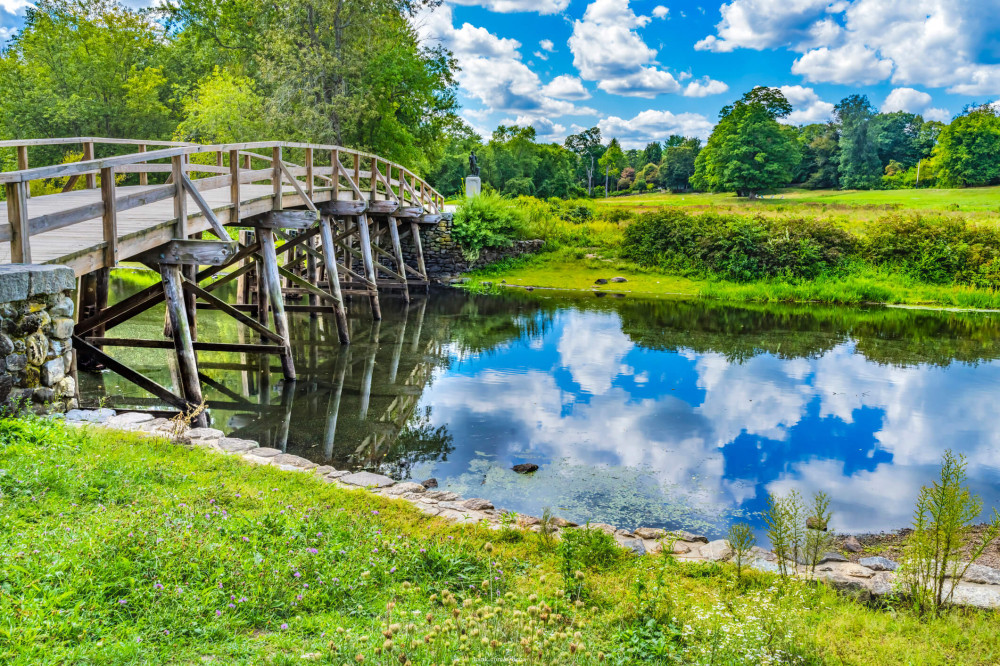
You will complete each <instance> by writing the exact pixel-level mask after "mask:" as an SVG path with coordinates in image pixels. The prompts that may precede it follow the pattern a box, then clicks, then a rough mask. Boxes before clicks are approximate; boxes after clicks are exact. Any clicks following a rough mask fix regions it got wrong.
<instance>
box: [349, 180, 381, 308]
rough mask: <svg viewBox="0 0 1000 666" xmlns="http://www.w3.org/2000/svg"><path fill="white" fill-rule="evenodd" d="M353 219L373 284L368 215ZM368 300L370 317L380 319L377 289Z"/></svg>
mask: <svg viewBox="0 0 1000 666" xmlns="http://www.w3.org/2000/svg"><path fill="white" fill-rule="evenodd" d="M355 164H357V161H355ZM354 219H355V221H356V223H357V225H358V236H359V237H360V238H361V257H362V262H363V264H364V267H365V275H367V276H368V281H369V282H371V283H372V284H373V285H374V284H377V282H378V277H377V276H376V275H375V262H374V261H373V260H372V246H371V237H370V236H369V234H368V216H367V215H359V216H357V217H356V218H354ZM369 302H370V304H371V308H372V318H373V319H375V321H380V320H381V319H382V306H381V305H380V304H379V302H378V290H377V289H373V290H372V293H371V295H370V296H369Z"/></svg>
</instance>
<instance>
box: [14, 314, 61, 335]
mask: <svg viewBox="0 0 1000 666" xmlns="http://www.w3.org/2000/svg"><path fill="white" fill-rule="evenodd" d="M50 321H52V319H51V317H49V315H48V314H47V313H45V312H29V313H28V314H26V315H23V316H22V317H21V318H20V319H18V320H17V323H16V324H15V325H14V330H13V334H14V336H15V337H18V338H24V337H27V336H29V335H31V334H32V333H37V332H38V331H40V330H42V327H43V326H47V325H48V323H49V322H50Z"/></svg>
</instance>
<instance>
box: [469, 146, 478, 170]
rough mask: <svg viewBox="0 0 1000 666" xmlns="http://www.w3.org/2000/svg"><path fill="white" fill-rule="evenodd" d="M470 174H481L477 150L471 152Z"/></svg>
mask: <svg viewBox="0 0 1000 666" xmlns="http://www.w3.org/2000/svg"><path fill="white" fill-rule="evenodd" d="M469 175H472V176H478V175H479V163H478V162H477V161H476V153H475V151H473V152H471V153H469Z"/></svg>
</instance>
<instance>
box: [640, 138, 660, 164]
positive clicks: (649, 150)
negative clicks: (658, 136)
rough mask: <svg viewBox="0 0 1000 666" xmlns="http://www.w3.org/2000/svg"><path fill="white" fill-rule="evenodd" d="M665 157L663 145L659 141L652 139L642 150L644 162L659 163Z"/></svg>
mask: <svg viewBox="0 0 1000 666" xmlns="http://www.w3.org/2000/svg"><path fill="white" fill-rule="evenodd" d="M662 159H663V146H662V145H661V144H660V142H659V141H651V142H650V143H647V144H646V147H645V148H644V149H643V151H642V164H643V166H645V165H646V164H659V163H660V160H662Z"/></svg>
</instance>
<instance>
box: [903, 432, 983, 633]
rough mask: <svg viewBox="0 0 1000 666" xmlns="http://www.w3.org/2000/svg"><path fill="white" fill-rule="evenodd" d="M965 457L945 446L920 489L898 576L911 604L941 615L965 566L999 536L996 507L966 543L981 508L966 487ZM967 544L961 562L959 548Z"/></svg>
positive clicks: (966, 569)
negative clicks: (934, 476)
mask: <svg viewBox="0 0 1000 666" xmlns="http://www.w3.org/2000/svg"><path fill="white" fill-rule="evenodd" d="M965 467H966V461H965V456H963V455H958V456H956V455H955V454H954V453H952V451H951V450H950V449H949V450H948V451H946V452H945V454H944V457H943V459H942V461H941V472H940V477H939V479H938V480H937V481H935V482H934V483H933V484H932V485H931V486H929V487H928V486H924V487H923V488H921V489H920V495H919V496H918V497H917V506H916V509H915V510H914V516H913V532H911V533H910V535H909V537H908V538H907V542H906V549H907V559H906V561H905V562H904V567H903V577H904V580H905V581H906V583H907V591H908V592H909V594H910V596H911V598H912V599H913V601H914V604H915V605H916V607H917V608H918V610H920V611H921V612H924V613H931V614H933V615H935V616H937V615H940V614H941V611H942V610H943V609H944V607H945V606H946V605H947V604H948V603H950V601H951V599H952V595H953V594H954V592H955V587H956V586H957V585H958V584H959V583H960V582H961V581H962V577H963V576H964V575H965V573H966V572H967V571H968V569H969V566H970V565H971V563H972V562H973V561H975V560H976V559H977V558H978V557H979V556H980V555H982V554H983V552H984V551H985V550H986V548H987V547H988V546H989V545H990V544H991V543H992V542H993V541H994V540H995V539H996V538H997V537H998V536H1000V512H998V511H997V510H996V509H993V518H992V521H991V522H990V524H989V526H988V527H987V529H986V530H985V532H984V533H983V534H982V536H981V538H980V539H979V541H978V542H977V543H971V544H970V543H968V541H969V536H968V533H969V529H970V528H971V527H972V524H973V521H974V520H975V519H976V517H978V516H979V513H980V511H981V510H982V508H983V503H982V501H981V500H980V499H979V498H978V497H976V496H975V495H973V494H972V493H971V492H970V491H969V488H968V485H967V479H966V474H965ZM966 546H968V547H969V552H968V553H965V554H964V556H965V558H966V559H965V561H962V557H963V547H966Z"/></svg>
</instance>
